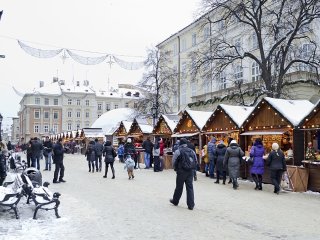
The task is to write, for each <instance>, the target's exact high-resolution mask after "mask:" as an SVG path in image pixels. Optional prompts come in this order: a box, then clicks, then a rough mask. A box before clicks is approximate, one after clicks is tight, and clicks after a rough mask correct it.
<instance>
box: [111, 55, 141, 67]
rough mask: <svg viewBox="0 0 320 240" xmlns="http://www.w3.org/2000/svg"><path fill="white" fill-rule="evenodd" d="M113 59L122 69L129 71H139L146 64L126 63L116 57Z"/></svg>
mask: <svg viewBox="0 0 320 240" xmlns="http://www.w3.org/2000/svg"><path fill="white" fill-rule="evenodd" d="M113 59H114V60H115V62H116V63H118V65H119V66H120V67H122V68H124V69H127V70H138V69H140V68H142V67H143V66H144V62H126V61H123V60H121V59H119V58H117V57H115V56H113Z"/></svg>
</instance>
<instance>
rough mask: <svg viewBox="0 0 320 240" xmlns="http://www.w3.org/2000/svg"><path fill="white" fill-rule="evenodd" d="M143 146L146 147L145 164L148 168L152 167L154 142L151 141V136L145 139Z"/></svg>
mask: <svg viewBox="0 0 320 240" xmlns="http://www.w3.org/2000/svg"><path fill="white" fill-rule="evenodd" d="M142 148H143V149H144V164H145V165H146V167H145V168H146V169H149V168H150V157H151V153H152V149H153V143H152V142H151V141H150V137H147V140H145V141H143V143H142Z"/></svg>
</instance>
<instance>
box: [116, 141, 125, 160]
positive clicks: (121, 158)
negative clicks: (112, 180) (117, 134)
mask: <svg viewBox="0 0 320 240" xmlns="http://www.w3.org/2000/svg"><path fill="white" fill-rule="evenodd" d="M117 152H118V158H119V162H121V163H123V162H124V158H123V155H124V146H123V143H122V142H120V143H119V146H118V150H117Z"/></svg>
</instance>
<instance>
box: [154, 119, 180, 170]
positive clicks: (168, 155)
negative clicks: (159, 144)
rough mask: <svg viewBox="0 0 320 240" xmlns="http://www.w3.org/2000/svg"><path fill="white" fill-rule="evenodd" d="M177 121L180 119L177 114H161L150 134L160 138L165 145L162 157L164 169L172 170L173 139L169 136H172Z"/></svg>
mask: <svg viewBox="0 0 320 240" xmlns="http://www.w3.org/2000/svg"><path fill="white" fill-rule="evenodd" d="M179 119H180V117H179V115H177V114H162V115H161V116H160V118H159V120H158V122H157V124H156V125H155V126H154V128H153V131H152V134H153V135H154V136H155V137H161V138H162V140H163V142H164V144H165V149H164V156H163V158H164V159H163V160H164V169H170V168H172V154H173V153H172V146H173V139H172V138H171V135H172V134H173V131H174V129H175V127H176V126H177V123H178V121H179Z"/></svg>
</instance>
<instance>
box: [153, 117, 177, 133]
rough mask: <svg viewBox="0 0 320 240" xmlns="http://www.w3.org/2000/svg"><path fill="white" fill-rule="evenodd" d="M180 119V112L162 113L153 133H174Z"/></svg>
mask: <svg viewBox="0 0 320 240" xmlns="http://www.w3.org/2000/svg"><path fill="white" fill-rule="evenodd" d="M179 119H180V116H179V115H178V114H162V115H161V116H160V118H159V120H158V122H157V124H156V125H155V127H154V128H153V131H152V133H153V134H155V135H172V134H173V131H174V129H175V127H176V126H177V124H178V122H179Z"/></svg>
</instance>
